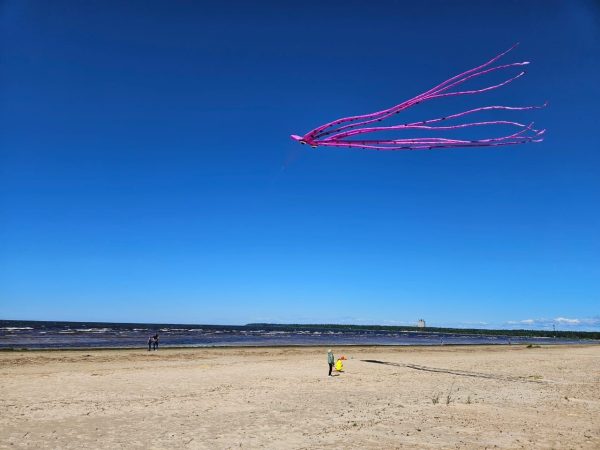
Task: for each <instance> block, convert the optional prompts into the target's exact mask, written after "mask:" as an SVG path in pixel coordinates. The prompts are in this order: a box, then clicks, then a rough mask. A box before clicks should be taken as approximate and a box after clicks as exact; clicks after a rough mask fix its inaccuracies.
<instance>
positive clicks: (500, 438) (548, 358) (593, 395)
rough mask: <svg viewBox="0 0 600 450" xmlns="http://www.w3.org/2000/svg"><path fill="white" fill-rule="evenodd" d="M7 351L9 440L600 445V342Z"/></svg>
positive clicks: (28, 443) (0, 378)
mask: <svg viewBox="0 0 600 450" xmlns="http://www.w3.org/2000/svg"><path fill="white" fill-rule="evenodd" d="M325 352H326V349H325V348H281V347H280V348H225V349H215V348H213V349H166V348H163V349H160V350H159V351H157V352H147V351H145V350H142V349H141V350H87V351H38V352H33V351H29V352H1V353H0V448H107V449H108V448H110V449H114V448H145V449H147V448H169V449H170V448H189V449H192V448H206V449H221V448H240V447H241V448H270V449H281V448H311V449H312V448H511V449H512V448H527V449H529V448H587V449H598V448H600V346H555V347H552V346H548V347H541V348H526V347H525V346H502V347H500V346H476V347H475V346H469V347H346V348H335V347H334V352H335V354H336V356H338V355H340V354H344V355H345V356H346V357H348V358H349V359H348V361H346V363H345V368H346V372H345V373H343V374H339V375H337V376H335V377H327V360H326V354H325Z"/></svg>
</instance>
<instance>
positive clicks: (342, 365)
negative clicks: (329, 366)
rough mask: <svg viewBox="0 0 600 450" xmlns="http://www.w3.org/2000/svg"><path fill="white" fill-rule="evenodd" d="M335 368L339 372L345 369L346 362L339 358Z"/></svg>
mask: <svg viewBox="0 0 600 450" xmlns="http://www.w3.org/2000/svg"><path fill="white" fill-rule="evenodd" d="M335 370H337V371H338V372H343V371H344V363H342V360H341V359H338V360H337V362H336V363H335Z"/></svg>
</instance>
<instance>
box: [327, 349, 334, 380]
mask: <svg viewBox="0 0 600 450" xmlns="http://www.w3.org/2000/svg"><path fill="white" fill-rule="evenodd" d="M334 362H335V358H334V357H333V352H332V351H331V349H329V350H327V363H328V364H329V376H331V370H332V369H333V363H334Z"/></svg>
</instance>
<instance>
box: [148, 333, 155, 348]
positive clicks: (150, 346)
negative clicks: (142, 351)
mask: <svg viewBox="0 0 600 450" xmlns="http://www.w3.org/2000/svg"><path fill="white" fill-rule="evenodd" d="M153 342H154V336H150V337H149V338H148V351H150V350H152V343H153Z"/></svg>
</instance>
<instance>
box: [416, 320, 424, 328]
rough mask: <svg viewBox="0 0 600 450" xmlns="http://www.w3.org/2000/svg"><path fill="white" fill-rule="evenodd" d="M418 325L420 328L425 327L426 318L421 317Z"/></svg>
mask: <svg viewBox="0 0 600 450" xmlns="http://www.w3.org/2000/svg"><path fill="white" fill-rule="evenodd" d="M417 327H418V328H425V320H423V319H419V321H418V322H417Z"/></svg>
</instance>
